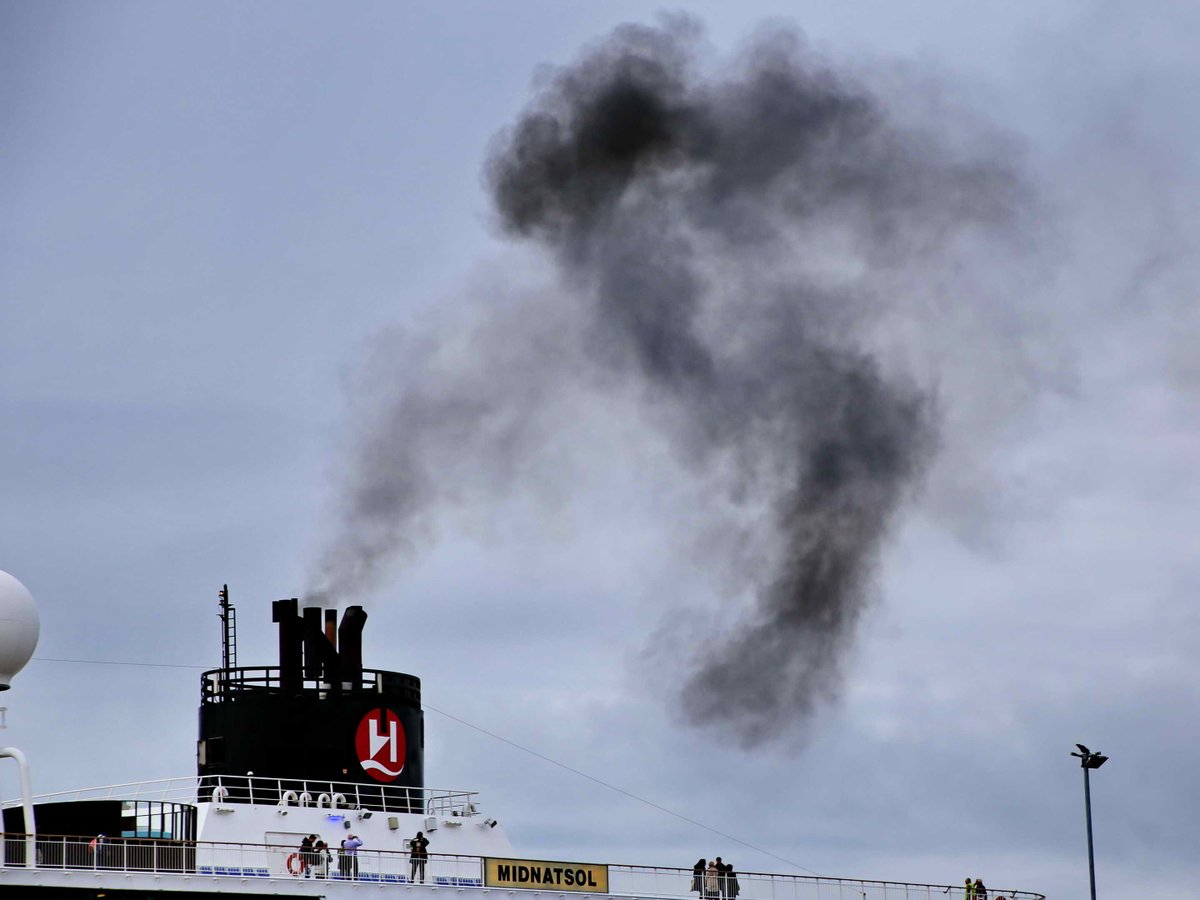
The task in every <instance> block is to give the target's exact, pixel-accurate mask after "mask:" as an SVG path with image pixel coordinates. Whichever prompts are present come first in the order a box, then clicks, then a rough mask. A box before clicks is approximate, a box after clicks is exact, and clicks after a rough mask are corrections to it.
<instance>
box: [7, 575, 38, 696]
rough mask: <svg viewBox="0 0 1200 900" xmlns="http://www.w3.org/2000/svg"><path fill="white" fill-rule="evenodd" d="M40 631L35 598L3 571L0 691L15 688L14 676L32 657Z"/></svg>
mask: <svg viewBox="0 0 1200 900" xmlns="http://www.w3.org/2000/svg"><path fill="white" fill-rule="evenodd" d="M39 631H41V625H40V624H39V623H38V614H37V605H36V604H35V603H34V602H33V595H32V594H30V593H29V591H27V590H26V589H25V585H23V584H21V582H19V581H17V579H15V578H13V577H12V576H11V575H9V574H8V573H7V572H0V691H7V690H8V689H9V688H10V687H12V680H13V676H14V675H16V674H17V673H18V672H20V671H21V670H22V669H23V668H25V663H27V662H29V658H30V657H31V656H33V651H34V648H35V647H37V642H38V632H39Z"/></svg>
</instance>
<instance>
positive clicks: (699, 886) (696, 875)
mask: <svg viewBox="0 0 1200 900" xmlns="http://www.w3.org/2000/svg"><path fill="white" fill-rule="evenodd" d="M706 862H707V860H706V859H704V857H700V859H698V860H696V864H695V865H694V866H692V890H693V891H694V892H695V893H696V894H697V895H699V896H700V897H703V896H704V866H705V863H706Z"/></svg>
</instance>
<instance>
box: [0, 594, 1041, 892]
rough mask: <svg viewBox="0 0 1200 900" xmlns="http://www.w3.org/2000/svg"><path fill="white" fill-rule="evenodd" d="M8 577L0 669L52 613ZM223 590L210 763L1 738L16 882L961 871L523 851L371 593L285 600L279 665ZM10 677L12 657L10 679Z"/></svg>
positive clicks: (743, 882)
mask: <svg viewBox="0 0 1200 900" xmlns="http://www.w3.org/2000/svg"><path fill="white" fill-rule="evenodd" d="M6 578H10V576H6V575H5V574H4V573H2V572H0V623H3V622H4V621H6V620H12V621H18V620H19V621H20V622H23V623H24V627H25V630H24V631H23V632H22V635H23V637H22V639H21V641H20V642H17V643H19V644H20V648H19V649H20V652H17V653H9V652H8V651H7V650H6V649H5V648H6V646H7V645H3V643H2V642H0V651H3V653H0V656H4V654H5V653H7V656H6V657H5V658H0V672H4V673H15V672H16V671H18V670H19V669H20V668H21V667H22V666H23V665H24V664H25V662H26V661H27V659H28V658H29V656H30V655H32V652H33V643H35V642H36V621H37V620H36V614H33V616H32V620H31V619H30V612H29V611H30V609H32V606H31V604H32V600H31V598H28V592H25V591H24V588H23V587H21V586H20V584H19V582H16V581H15V579H11V581H12V583H13V584H16V585H17V586H18V587H19V588H20V590H19V591H17V589H16V588H13V587H12V585H11V584H9V582H7V581H5V580H4V579H6ZM6 591H7V593H6ZM22 592H23V593H22ZM18 594H19V596H18ZM14 597H15V598H16V599H15V600H14V599H13V598H14ZM220 597H221V621H222V654H221V663H222V664H221V667H220V668H217V669H212V670H210V671H207V672H204V673H203V675H202V676H201V690H200V709H199V740H198V742H197V753H196V774H195V776H189V777H186V778H175V779H164V780H158V781H149V782H142V783H137V784H124V785H113V786H108V787H102V788H91V789H84V790H78V791H70V792H63V793H59V794H54V795H46V796H40V797H31V796H29V794H30V791H29V788H28V783H29V768H28V766H27V765H26V763H25V760H24V756H23V754H21V753H20V751H19V750H16V748H0V758H2V757H5V756H10V757H12V758H13V759H14V760H15V761H17V762H18V763H19V764H20V766H21V773H22V785H23V790H22V793H23V796H22V797H21V798H20V799H17V800H12V801H9V802H6V803H5V804H4V805H3V808H2V813H3V815H2V823H3V834H2V835H0V891H4V892H7V893H5V896H14V897H17V896H22V897H23V896H39V895H40V896H42V897H47V898H49V897H54V898H60V897H61V898H75V897H78V898H83V897H88V898H100V897H105V898H134V897H137V898H144V897H147V896H152V895H156V894H171V895H174V896H177V897H188V896H192V897H200V896H208V895H210V894H220V895H222V896H234V897H237V896H244V897H257V896H264V895H274V896H289V897H314V898H315V897H326V898H335V897H346V898H350V897H362V896H366V895H371V896H383V894H381V893H380V892H381V891H382V892H387V894H389V895H390V894H394V893H395V892H397V891H399V892H403V893H405V894H412V895H416V896H415V897H414V898H413V900H438V897H437V896H436V895H437V894H439V893H441V892H445V891H454V892H456V893H475V892H478V895H479V896H480V900H482V895H483V894H486V893H490V892H493V891H498V890H501V891H505V892H506V894H508V895H515V894H516V893H517V892H518V891H521V892H533V893H534V894H535V895H540V894H553V895H557V896H559V897H565V896H566V895H567V894H585V895H589V896H592V897H596V898H599V897H601V896H604V895H614V896H618V897H625V898H668V900H669V898H685V897H687V898H690V897H695V898H696V900H736V898H741V900H780V898H783V897H786V898H787V900H810V898H811V900H817V898H830V897H838V898H840V900H844V898H856V900H889V898H898V897H904V898H906V900H917V898H923V900H944V898H945V896H946V893H947V892H948V891H949V890H950V889H949V888H948V887H947V886H945V885H918V884H900V883H892V882H882V881H867V880H861V879H841V878H818V877H809V876H795V875H776V874H769V873H751V872H743V873H739V874H738V875H737V878H736V887H735V886H734V883H732V882H728V881H726V880H724V879H722V880H721V881H720V883H716V882H714V883H713V884H709V880H710V879H705V878H701V879H700V880H699V881H697V878H696V876H695V875H694V873H693V871H692V870H691V869H677V868H669V867H655V866H638V865H618V864H611V863H608V864H605V863H595V862H565V861H561V860H537V859H528V858H522V857H517V856H516V854H515V853H514V852H513V849H512V847H511V845H510V843H509V839H508V836H507V834H506V833H505V830H504V828H503V826H501V825H500V824H499V822H498V821H497V820H496V819H495V818H493V817H492V816H489V815H485V814H484V812H483V811H482V808H481V803H480V798H479V796H478V795H477V794H476V793H474V792H471V791H457V790H442V789H434V788H429V787H427V786H426V785H425V781H424V771H425V768H424V745H425V740H424V718H423V714H422V710H421V682H420V680H419V679H418V678H417V677H415V676H413V675H408V674H404V673H400V672H392V671H383V670H374V669H365V668H364V667H363V662H362V632H363V627H364V625H365V624H366V621H367V614H366V612H365V611H364V610H363V609H362V608H361V607H358V606H351V607H349V608H347V609H346V610H345V611H344V612H343V613H342V615H341V617H340V619H339V617H338V614H337V612H336V611H335V610H327V609H322V608H317V607H307V608H304V609H301V608H300V606H299V602H298V601H297V600H295V599H290V600H279V601H276V602H275V603H274V604H273V606H272V619H273V621H274V623H275V625H276V626H277V627H278V632H279V662H278V665H276V666H259V667H242V666H239V665H238V664H237V650H236V634H237V630H236V611H235V610H234V609H233V607H232V604H230V602H229V593H228V589H227V588H225V589H223V590H222V591H221V594H220ZM27 598H28V601H27ZM12 610H16V612H15V613H13V612H12ZM6 617H7V619H6ZM30 621H32V622H33V623H34V624H33V629H32V639H30V638H29V633H30V628H29V622H30ZM14 646H15V644H14ZM21 654H24V658H21V659H17V658H16V657H18V656H20V655H21ZM8 657H12V658H8ZM10 679H11V674H6V675H5V680H4V686H5V687H6V686H7V683H8V680H10ZM566 824H569V823H564V825H566ZM18 888H19V889H20V891H21V893H19V894H18V893H16V892H15V889H18ZM999 896H1003V897H1006V898H1008V897H1011V898H1014V900H1044V898H1042V897H1041V895H1040V894H1033V893H1028V892H1019V891H1010V892H1003V893H1002V894H993V897H999Z"/></svg>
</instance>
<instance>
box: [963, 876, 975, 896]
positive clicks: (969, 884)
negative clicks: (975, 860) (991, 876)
mask: <svg viewBox="0 0 1200 900" xmlns="http://www.w3.org/2000/svg"><path fill="white" fill-rule="evenodd" d="M963 885H964V888H963V897H965V898H966V900H975V882H973V881H972V880H971V878H970V876H968V877H967V880H966V881H964V882H963Z"/></svg>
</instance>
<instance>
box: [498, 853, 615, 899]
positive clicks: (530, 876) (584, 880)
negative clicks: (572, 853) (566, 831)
mask: <svg viewBox="0 0 1200 900" xmlns="http://www.w3.org/2000/svg"><path fill="white" fill-rule="evenodd" d="M483 883H484V884H485V885H487V886H488V887H495V888H526V889H533V890H543V891H586V892H590V893H593V894H607V893H608V866H599V865H596V864H594V863H572V862H545V861H543V860H538V859H493V858H492V857H490V856H489V857H487V858H485V859H484V867H483Z"/></svg>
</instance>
